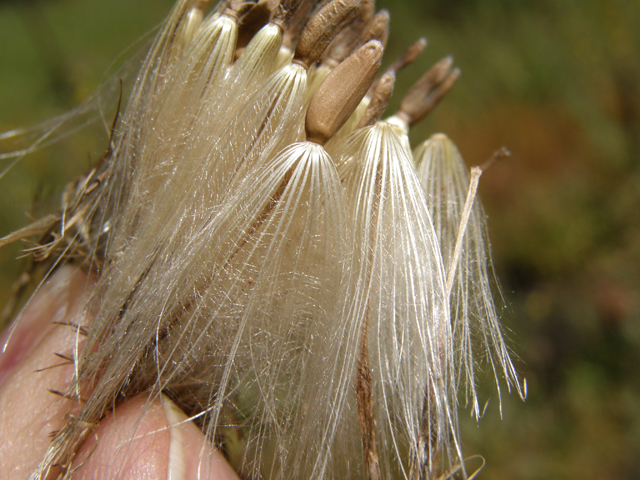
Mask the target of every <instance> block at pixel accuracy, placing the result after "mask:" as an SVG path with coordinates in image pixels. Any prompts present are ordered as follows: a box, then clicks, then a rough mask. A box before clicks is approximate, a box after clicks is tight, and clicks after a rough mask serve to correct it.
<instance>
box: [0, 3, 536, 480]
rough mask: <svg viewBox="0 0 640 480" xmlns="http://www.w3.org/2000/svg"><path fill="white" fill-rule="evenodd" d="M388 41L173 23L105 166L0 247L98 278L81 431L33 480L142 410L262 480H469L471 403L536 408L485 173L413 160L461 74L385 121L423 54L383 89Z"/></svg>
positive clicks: (446, 67)
mask: <svg viewBox="0 0 640 480" xmlns="http://www.w3.org/2000/svg"><path fill="white" fill-rule="evenodd" d="M209 10H211V11H209ZM388 23H389V15H388V13H387V12H384V11H383V12H379V13H378V14H376V12H375V5H374V3H373V1H372V0H362V1H361V0H332V1H325V2H321V3H320V4H319V5H316V2H315V1H314V0H302V1H300V0H282V1H280V2H274V1H260V2H257V3H254V2H250V1H243V0H230V1H228V2H223V3H221V4H220V5H218V6H216V7H214V8H210V6H209V2H207V1H202V0H178V1H177V3H176V5H175V6H174V8H173V10H172V11H171V13H170V14H169V16H168V18H167V19H166V21H165V22H164V24H163V25H162V26H161V28H160V30H159V32H158V34H157V36H156V38H155V39H154V40H153V42H152V44H151V46H150V47H149V49H148V53H147V55H146V58H145V60H144V62H143V63H142V67H141V69H140V71H139V72H138V73H137V77H136V79H135V84H134V86H133V88H132V90H131V93H130V95H129V97H128V100H127V101H126V107H125V108H124V111H123V112H122V113H121V114H120V115H119V116H118V117H117V119H116V122H114V125H113V128H112V132H111V138H110V146H109V149H108V151H107V153H106V154H105V156H104V158H103V159H102V160H101V161H100V162H98V164H97V165H96V166H95V167H94V168H93V169H92V170H91V171H90V172H89V173H88V174H87V175H85V176H83V177H82V178H80V179H78V180H76V181H75V182H74V183H72V184H71V186H70V187H69V188H68V189H67V191H66V193H65V197H64V199H63V209H62V211H61V212H60V213H58V214H54V215H50V216H48V217H45V218H43V219H41V220H38V221H36V222H35V223H34V224H32V225H30V226H28V227H26V228H25V229H23V230H21V231H19V232H15V233H13V234H11V235H9V236H7V237H5V238H4V239H2V240H0V246H1V245H3V244H6V243H9V242H13V241H16V240H18V239H26V238H31V237H33V236H36V235H38V236H40V237H41V240H40V242H39V243H37V245H36V248H35V249H34V251H33V253H34V254H35V255H36V257H37V259H38V260H39V261H43V262H49V265H51V269H52V270H53V268H55V266H57V265H60V264H62V263H65V262H75V263H78V264H80V265H81V266H82V267H83V268H85V269H86V270H88V271H91V272H96V273H97V274H98V275H99V278H98V280H97V285H96V287H95V289H94V290H93V291H92V293H91V295H90V297H89V300H88V302H87V304H86V305H85V307H84V314H86V315H89V316H90V317H92V318H93V320H92V323H91V325H90V327H89V328H88V329H87V330H86V331H85V330H83V329H78V333H77V334H78V335H86V338H85V339H84V342H83V343H82V345H83V346H82V348H78V349H77V351H76V352H75V355H74V363H75V377H74V380H73V383H72V385H71V387H70V388H69V390H68V391H67V392H64V393H65V395H67V396H71V397H74V398H76V399H77V400H78V402H79V405H80V410H79V412H80V413H79V414H78V415H74V416H69V417H68V421H67V424H66V426H65V427H64V428H62V429H61V430H60V431H58V432H56V433H55V435H54V436H53V438H52V440H51V444H50V446H49V449H48V451H47V453H46V455H45V457H44V458H43V459H42V461H41V463H40V465H39V467H38V469H37V470H36V471H34V472H33V475H32V476H31V478H32V479H33V480H36V479H41V478H45V477H46V475H47V473H48V472H49V471H50V469H51V468H52V466H54V465H59V466H61V467H62V475H63V476H71V475H72V473H73V472H72V470H71V469H70V468H68V467H69V466H70V465H71V463H72V461H73V458H74V454H75V452H76V450H77V449H78V447H79V445H81V443H82V442H83V441H84V440H85V439H86V438H87V437H88V436H89V435H90V434H91V432H92V431H93V430H94V428H95V426H96V425H97V423H98V422H99V421H100V420H101V419H102V418H103V417H104V416H105V415H107V414H108V413H109V412H110V411H112V409H113V408H114V407H115V406H116V405H117V404H118V403H120V402H122V401H123V400H124V399H126V398H129V397H132V396H134V395H137V394H140V393H142V392H146V393H147V394H148V396H149V399H150V400H151V399H154V398H157V397H158V396H160V395H165V396H168V397H169V398H171V399H172V400H173V401H174V402H175V403H176V404H177V405H178V406H180V407H181V408H182V409H183V410H184V411H185V412H186V413H187V414H188V415H189V416H190V417H191V418H192V419H194V421H196V422H197V423H198V425H199V426H200V427H201V429H202V431H203V432H204V433H205V435H206V436H207V437H208V438H209V439H210V440H211V441H212V442H213V443H214V444H215V445H217V446H219V447H220V448H221V449H222V450H223V451H224V452H226V455H227V459H228V460H229V461H230V462H231V463H232V465H233V467H234V468H235V469H236V470H237V471H238V472H239V473H240V474H241V475H242V476H243V478H251V479H258V478H272V479H276V478H277V479H285V478H290V479H297V478H327V479H330V478H335V479H338V478H366V479H369V480H374V479H380V478H384V479H387V478H405V479H434V480H435V479H440V478H443V479H444V478H453V477H454V476H459V477H466V478H470V476H469V475H470V474H469V473H467V472H466V470H465V467H464V465H465V457H464V454H463V452H462V448H461V442H460V439H459V432H458V420H457V410H458V404H459V397H460V396H462V395H463V393H462V392H459V389H460V387H461V386H462V385H466V393H467V395H468V397H469V398H470V400H471V408H472V411H473V413H474V414H475V415H476V416H479V415H480V408H479V400H478V398H477V397H478V396H477V393H476V373H475V372H476V369H477V368H478V363H480V362H481V360H483V359H486V360H488V364H489V365H490V368H491V369H492V370H493V373H494V376H495V378H496V383H498V379H499V378H500V377H504V378H505V380H506V382H507V385H508V386H510V387H512V386H513V387H515V388H516V389H517V391H518V392H519V393H520V394H521V395H523V396H524V389H523V386H522V385H521V382H520V380H519V379H518V376H517V374H516V372H515V369H514V367H513V365H512V363H511V360H510V357H509V352H508V349H507V347H506V344H505V342H504V340H503V338H502V333H501V329H500V325H499V320H498V314H497V311H496V307H495V304H494V301H493V293H492V287H491V278H492V277H491V271H492V270H491V263H490V256H489V255H490V254H489V251H488V241H487V237H486V225H485V223H484V214H483V212H482V209H481V207H480V206H479V204H478V203H477V202H475V203H473V201H474V198H475V186H474V184H473V181H472V182H471V183H470V178H469V174H468V170H467V167H466V166H465V165H464V163H463V162H462V159H461V158H460V156H459V153H458V152H457V150H456V149H455V146H453V144H452V143H451V142H450V140H448V139H447V138H446V137H444V136H443V135H439V136H434V137H433V138H432V139H430V140H429V141H427V142H426V143H424V144H422V145H421V146H420V147H418V148H417V149H416V150H415V151H414V152H413V153H412V151H411V147H410V142H409V137H408V132H409V128H410V127H411V125H413V124H414V123H416V122H418V121H419V120H420V119H421V118H423V117H424V116H425V115H426V114H428V113H429V112H430V111H431V110H432V109H433V108H434V107H435V105H436V104H437V103H438V102H439V101H440V99H441V98H442V97H443V96H444V95H445V94H446V93H447V92H448V91H449V89H450V88H451V86H452V85H453V83H454V82H455V81H456V79H457V78H458V75H459V71H458V70H457V69H454V68H453V66H452V60H451V59H450V58H446V59H444V60H442V61H440V62H438V63H437V64H436V65H435V66H434V67H433V68H432V69H431V70H429V72H427V73H426V74H425V76H424V77H423V78H421V79H420V80H419V81H418V82H417V83H416V85H415V86H414V87H413V88H412V89H411V90H410V91H409V92H408V93H407V95H406V96H405V97H404V100H403V101H402V103H401V106H400V109H399V110H398V112H396V113H395V114H394V115H392V116H391V117H389V118H388V119H387V120H381V118H382V116H383V114H384V111H385V109H386V107H387V104H388V102H389V98H390V97H391V94H392V91H393V84H394V80H395V75H396V74H397V73H398V72H399V71H400V70H401V69H402V68H403V67H404V66H405V65H407V64H409V63H411V62H412V61H413V60H415V58H416V57H417V55H418V54H419V53H420V52H421V51H422V49H423V48H424V47H425V42H424V40H420V41H418V42H416V44H415V45H413V46H411V47H410V48H409V49H408V50H407V52H406V53H405V55H403V57H402V58H401V59H399V60H398V61H396V62H395V63H393V65H392V66H391V67H390V68H389V69H388V70H387V72H385V73H384V75H381V76H378V77H377V78H376V75H377V72H378V69H379V66H380V64H381V57H382V53H383V50H384V45H385V43H386V38H387V35H388ZM72 117H73V115H70V116H66V117H62V118H60V119H59V120H58V123H55V122H54V123H55V125H54V126H53V127H51V128H50V130H51V129H57V128H59V126H60V124H64V123H65V122H68V121H69V119H70V118H72ZM50 130H47V131H50ZM41 143H42V142H41ZM38 146H39V145H38ZM22 153H27V152H22ZM22 153H21V154H20V155H22ZM18 157H19V155H18V156H16V158H18ZM416 164H417V170H416ZM477 177H479V175H477ZM474 178H475V177H474ZM475 185H476V186H477V182H476V184H475ZM465 205H466V208H465ZM476 352H479V353H476ZM89 386H90V387H91V388H89ZM81 392H89V393H88V396H86V398H81V397H83V395H81ZM131 435H132V438H133V436H134V432H132V434H131ZM202 462H203V465H205V467H206V459H202ZM471 476H475V474H473V475H471Z"/></svg>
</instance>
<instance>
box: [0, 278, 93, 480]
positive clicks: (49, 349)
mask: <svg viewBox="0 0 640 480" xmlns="http://www.w3.org/2000/svg"><path fill="white" fill-rule="evenodd" d="M92 285H93V282H92V280H91V279H90V278H88V277H87V275H86V274H84V273H83V272H82V271H81V270H79V269H77V268H72V267H62V268H61V269H59V270H58V271H57V272H56V273H55V274H54V275H53V276H52V277H51V278H50V279H49V280H48V281H47V282H46V283H45V284H44V285H43V287H42V288H41V289H40V291H39V292H38V294H37V295H35V297H34V298H33V300H32V301H31V303H30V305H29V307H28V308H27V309H26V310H25V313H24V315H23V317H22V319H21V320H20V323H19V324H18V325H17V327H16V328H15V330H14V331H13V333H12V335H11V338H10V339H9V343H8V344H7V348H6V350H5V352H4V353H2V354H0V374H2V375H3V376H4V381H3V383H2V385H1V386H0V478H27V477H28V476H29V474H31V473H32V471H33V470H34V469H35V467H36V466H37V464H38V462H39V461H40V459H41V458H42V456H43V455H44V453H45V451H46V449H47V446H48V445H49V441H50V434H51V433H52V432H53V431H55V430H57V429H59V428H61V427H62V426H63V425H64V423H65V415H66V414H67V413H69V412H70V411H72V409H73V408H74V407H76V404H77V402H76V401H75V399H67V398H64V397H61V396H60V395H59V394H56V393H51V391H53V392H64V391H65V390H66V389H67V387H68V385H69V383H70V381H71V379H72V378H73V364H72V362H69V361H67V360H64V359H63V358H61V357H58V356H56V355H55V354H56V353H59V354H61V355H62V356H63V357H68V358H72V357H73V352H74V351H75V349H76V348H77V340H78V339H77V330H76V329H75V328H72V327H68V326H61V325H56V324H55V323H54V322H62V323H64V322H77V323H79V324H82V325H84V324H85V323H86V322H85V321H84V319H83V318H82V315H81V312H82V307H83V305H84V303H85V300H86V295H87V294H88V291H89V290H90V289H91V287H92ZM3 337H5V339H6V338H7V337H8V334H7V333H5V334H4V335H3ZM5 341H6V340H5ZM48 390H51V391H48Z"/></svg>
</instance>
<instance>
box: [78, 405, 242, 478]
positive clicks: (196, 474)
mask: <svg viewBox="0 0 640 480" xmlns="http://www.w3.org/2000/svg"><path fill="white" fill-rule="evenodd" d="M186 420H187V417H186V415H185V414H184V413H182V412H181V411H180V410H179V409H178V408H177V407H176V406H175V405H174V404H173V403H171V402H170V401H169V400H168V399H167V398H166V397H163V398H162V400H159V399H157V400H155V401H153V402H151V403H149V401H148V399H147V397H145V396H144V395H141V396H138V397H136V398H134V399H131V400H128V401H127V402H125V403H123V404H122V405H120V406H118V407H117V408H116V409H115V410H114V412H112V413H111V414H110V415H109V416H108V417H107V418H105V419H104V420H103V421H102V422H101V423H100V426H99V427H98V429H97V430H96V432H95V435H93V436H92V437H90V438H88V439H87V440H86V441H85V443H84V444H83V446H82V447H81V449H80V451H79V452H78V454H77V456H76V461H75V462H74V465H75V467H74V469H77V470H74V475H73V478H74V479H75V478H78V479H80V480H82V479H87V480H88V479H91V480H107V479H109V480H111V479H116V478H117V479H136V478H169V479H171V480H191V479H194V480H195V479H201V480H205V479H208V480H238V477H237V476H236V474H235V473H234V472H233V470H232V469H231V467H229V466H228V464H227V463H226V462H225V460H224V457H223V456H222V455H221V454H220V453H219V452H218V451H217V450H216V449H215V448H214V447H212V446H211V445H210V444H209V443H208V442H207V440H206V439H205V437H204V435H203V434H202V432H201V431H200V430H199V429H198V428H197V427H196V426H195V425H193V423H191V422H188V421H186Z"/></svg>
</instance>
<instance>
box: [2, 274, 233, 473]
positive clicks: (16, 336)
mask: <svg viewBox="0 0 640 480" xmlns="http://www.w3.org/2000/svg"><path fill="white" fill-rule="evenodd" d="M93 283H94V280H93V279H92V278H90V277H88V276H87V275H86V274H85V273H83V272H82V271H81V270H79V269H77V268H73V267H68V266H67V267H62V268H60V269H59V270H58V271H57V272H56V273H55V274H53V275H52V277H51V278H50V279H49V280H48V281H47V282H46V283H45V284H44V285H43V286H42V287H41V288H40V289H39V291H38V293H37V294H36V295H35V296H34V297H33V298H32V300H31V301H30V303H29V305H28V307H27V308H26V310H25V312H24V315H23V316H22V318H21V319H20V321H19V323H18V324H17V326H16V328H15V329H14V330H13V331H12V332H11V331H10V330H7V331H5V332H3V333H2V335H0V352H1V349H2V347H3V346H4V345H5V344H6V348H5V350H4V352H2V353H0V478H2V479H8V480H12V479H16V480H18V479H27V478H28V477H29V475H30V474H31V473H32V472H33V471H34V470H35V469H36V467H37V465H38V463H39V461H40V460H41V459H42V457H43V456H44V453H45V451H46V449H47V446H48V445H49V441H50V434H51V433H52V432H54V431H56V430H58V429H60V428H61V427H62V426H63V425H64V424H65V421H66V420H65V415H67V414H73V413H76V412H77V408H78V407H77V402H76V401H75V400H71V399H67V398H64V397H62V396H60V395H59V394H56V393H52V392H51V390H53V391H57V392H63V391H65V390H66V387H67V386H68V385H69V383H70V382H71V379H72V378H73V365H72V363H71V362H68V361H66V360H64V358H62V357H61V356H56V353H57V354H61V355H62V356H65V357H69V358H72V357H73V356H74V354H73V352H74V351H75V350H76V349H77V348H78V347H80V346H81V345H80V344H79V343H78V344H76V343H77V342H80V341H81V340H79V339H81V336H77V335H76V330H75V328H73V327H70V326H65V325H60V323H69V322H75V323H80V324H81V325H83V326H86V325H87V324H88V323H89V320H88V319H86V318H82V314H81V312H82V306H83V304H84V301H85V300H86V298H87V295H88V293H89V292H90V290H91V288H92V287H93ZM51 367H52V368H51ZM186 420H187V418H186V416H185V415H184V413H182V412H181V411H179V410H178V408H177V407H176V406H175V405H174V404H172V403H171V402H170V401H169V400H168V399H166V398H165V397H161V398H156V399H152V400H149V399H148V398H147V397H146V396H138V397H135V398H132V399H129V400H127V401H126V402H123V403H122V404H121V405H119V406H118V407H117V408H116V409H115V411H114V412H112V413H111V414H109V415H107V416H106V417H105V418H104V419H103V420H102V421H101V422H100V425H99V426H97V427H96V429H95V430H93V431H92V433H91V434H90V435H89V436H88V438H87V440H86V441H85V443H84V444H83V445H82V446H81V447H80V450H79V451H78V452H77V455H76V456H75V459H74V461H73V468H74V469H76V468H77V470H76V471H75V472H74V475H73V479H74V480H81V479H92V480H102V479H123V480H124V479H144V480H151V479H156V478H157V479H160V478H162V479H167V478H171V479H174V478H176V479H180V480H182V479H184V480H191V479H196V478H199V479H209V480H233V479H235V480H237V478H238V477H237V476H236V474H235V473H234V472H233V470H232V469H231V467H229V466H228V465H227V463H226V462H225V460H224V458H223V456H222V455H221V454H220V453H219V452H218V451H217V450H216V449H215V448H214V447H213V446H211V445H210V444H209V443H208V441H207V440H206V439H205V437H204V436H203V435H202V433H201V432H200V430H199V429H198V428H197V427H196V426H195V425H193V423H191V422H188V421H186ZM169 425H172V427H171V428H169ZM57 473H58V472H57V471H52V472H50V475H49V476H48V477H47V478H48V479H53V478H55V477H56V475H57ZM169 473H170V475H169Z"/></svg>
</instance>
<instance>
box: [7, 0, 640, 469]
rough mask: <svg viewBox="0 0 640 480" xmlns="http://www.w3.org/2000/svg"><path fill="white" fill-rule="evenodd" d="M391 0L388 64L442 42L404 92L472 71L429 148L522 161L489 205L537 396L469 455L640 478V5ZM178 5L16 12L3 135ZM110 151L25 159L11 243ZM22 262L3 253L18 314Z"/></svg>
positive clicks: (64, 105) (49, 6) (81, 148)
mask: <svg viewBox="0 0 640 480" xmlns="http://www.w3.org/2000/svg"><path fill="white" fill-rule="evenodd" d="M378 3H379V6H380V7H386V8H388V9H389V10H390V12H391V18H392V22H391V28H392V35H391V36H390V38H391V42H392V43H391V44H390V45H389V51H388V53H387V57H386V58H387V61H389V62H390V61H391V60H392V59H393V58H394V55H398V54H399V52H400V51H401V50H402V49H404V48H405V47H406V46H407V45H408V44H410V43H411V42H413V41H414V40H415V39H417V38H418V37H420V36H425V37H427V39H428V40H429V46H428V47H427V50H426V51H425V53H424V54H423V57H422V58H420V60H419V61H418V62H417V63H416V64H415V65H413V66H411V67H410V68H408V69H407V70H406V71H405V72H403V73H402V74H401V75H400V76H399V78H398V85H397V87H396V90H397V91H406V89H407V88H408V87H409V86H410V85H411V84H412V83H413V81H415V80H416V78H417V77H418V76H419V75H420V74H421V73H422V71H424V70H425V69H426V68H427V67H428V66H429V65H431V64H432V63H433V62H434V61H436V60H437V59H439V58H440V57H442V56H444V55H449V54H452V55H454V58H455V62H456V64H457V65H458V66H459V67H460V68H461V69H462V77H461V78H460V80H459V81H458V84H457V85H456V86H455V87H454V89H453V91H452V93H450V95H449V96H448V97H447V98H446V99H445V100H444V101H443V104H442V105H441V106H440V107H438V108H437V109H436V111H435V112H434V113H433V114H432V115H431V116H430V117H429V118H428V119H426V120H425V121H424V122H423V123H422V124H420V125H419V126H418V127H416V128H415V130H414V131H413V132H412V139H413V140H414V142H416V143H417V142H418V141H420V140H422V139H424V138H426V137H427V136H428V135H429V134H431V133H434V132H436V131H444V132H446V133H447V134H448V135H449V136H450V137H451V138H452V139H453V140H454V141H455V142H456V143H457V144H458V146H459V148H460V150H461V152H462V154H463V156H464V157H465V159H466V160H467V162H468V163H469V164H476V163H481V162H483V161H484V160H485V159H486V158H488V157H489V156H490V155H491V153H492V152H493V151H494V150H495V149H497V148H498V147H500V146H502V145H506V146H507V147H508V148H509V149H510V150H511V151H512V153H513V157H512V159H511V160H509V161H508V162H505V163H503V164H499V165H497V166H496V167H494V168H493V169H492V170H490V171H489V172H487V173H486V174H485V175H484V176H483V178H482V182H481V195H482V198H483V200H484V203H485V206H486V209H487V212H488V214H489V216H490V218H489V222H490V236H491V238H492V244H493V248H494V256H495V263H496V268H497V271H498V276H499V278H500V280H501V283H502V286H503V289H504V292H505V298H506V303H507V308H506V310H505V312H504V323H505V324H506V325H507V327H508V328H509V329H510V330H511V335H510V337H511V340H512V341H511V344H512V345H513V348H514V350H515V351H516V353H517V354H518V355H519V357H520V358H521V359H522V362H521V364H520V369H521V371H522V372H523V373H524V375H525V376H526V377H527V380H528V386H529V399H528V400H527V402H525V403H522V402H520V401H519V400H518V398H517V397H516V396H509V397H506V398H504V399H503V400H504V406H503V413H504V419H503V420H500V418H499V411H498V406H497V404H498V402H497V398H492V399H491V402H490V404H489V406H488V408H487V413H486V416H485V418H484V419H483V420H482V421H481V422H480V425H479V427H477V426H476V424H475V422H474V421H472V420H468V421H467V422H465V424H464V432H463V439H464V441H465V446H464V448H465V452H467V453H468V454H473V453H480V454H482V455H484V456H485V457H486V460H487V467H486V468H485V470H484V473H483V475H482V477H481V478H488V479H492V480H493V479H505V480H506V479H540V480H546V479H550V478H553V479H567V480H569V479H577V478H579V479H580V480H588V479H594V480H595V479H598V480H601V479H626V478H629V479H632V478H640V460H638V459H640V369H639V368H638V365H640V318H639V317H640V314H639V312H640V267H639V266H640V3H639V2H637V1H635V0H611V1H607V2H603V1H600V0H562V1H558V0H536V1H533V0H403V1H399V0H386V1H379V2H378ZM170 4H171V1H170V0H136V1H135V2H129V1H125V0H82V1H80V0H64V1H55V2H54V1H50V0H49V1H46V0H40V1H37V0H31V1H28V2H27V1H6V0H5V1H2V2H0V130H6V129H10V128H15V127H18V126H24V125H28V124H32V123H35V122H37V121H39V120H42V119H44V118H47V117H48V116H51V115H53V114H56V113H61V112H63V111H65V110H67V109H68V108H71V107H72V106H74V105H75V104H77V103H78V102H79V101H81V100H82V99H83V98H84V97H86V96H87V95H88V94H89V93H90V92H91V91H92V90H93V89H94V88H95V87H96V86H97V85H98V84H99V83H100V81H101V77H102V74H103V72H104V71H105V70H106V69H107V67H108V66H109V65H110V63H111V61H112V60H113V59H114V58H116V57H117V55H118V53H119V52H121V51H122V50H123V49H124V48H125V47H126V46H127V45H129V44H131V43H132V42H133V41H134V40H136V39H138V38H139V37H140V36H141V35H143V34H144V33H145V32H147V31H149V30H150V29H151V28H152V27H153V25H154V24H156V23H157V22H159V21H160V20H161V18H162V17H163V15H164V14H165V13H166V12H167V11H168V8H169V6H170ZM116 100H117V99H116ZM391 108H392V109H393V107H391ZM104 148H105V145H104V131H103V133H102V135H96V134H95V132H94V133H88V134H86V135H82V136H80V137H78V138H75V139H74V140H73V141H65V142H63V144H61V146H60V147H57V148H56V149H52V150H51V151H43V152H40V153H38V154H36V155H33V156H31V157H29V158H27V159H25V161H23V162H21V164H20V165H19V166H17V167H16V168H15V169H14V170H13V171H12V172H11V173H10V174H8V175H7V177H5V178H4V179H2V180H1V181H0V234H5V233H7V232H9V231H11V230H12V229H15V228H18V227H19V226H21V225H23V224H24V222H25V213H26V212H34V213H37V212H41V211H45V210H46V209H54V208H56V206H57V204H58V201H57V197H56V195H57V194H58V193H59V191H60V190H61V188H62V186H63V185H64V183H65V182H66V181H68V180H69V179H70V178H72V177H73V176H74V175H75V174H77V173H78V172H80V171H82V170H84V169H85V168H86V166H87V164H88V162H89V161H90V160H96V159H97V158H99V156H100V155H101V152H102V151H103V150H104ZM0 167H2V165H0ZM17 254H19V250H18V249H13V250H11V249H4V250H0V267H1V268H2V271H3V273H5V275H3V276H2V278H1V279H0V303H4V302H5V301H6V299H7V296H8V289H9V287H10V285H11V282H12V281H13V280H14V279H15V278H16V276H17V274H18V272H19V269H20V268H22V267H21V266H20V264H19V263H17V262H14V261H13V260H12V258H13V257H15V256H16V255H17ZM491 396H493V397H495V393H494V392H493V390H491V388H490V387H489V388H487V389H486V392H485V398H488V397H491ZM463 416H464V415H463Z"/></svg>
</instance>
